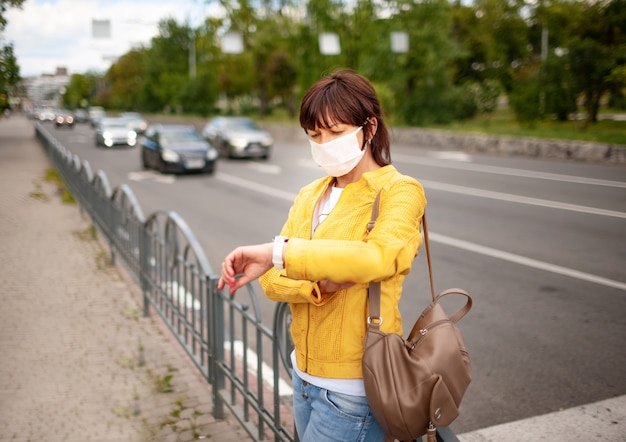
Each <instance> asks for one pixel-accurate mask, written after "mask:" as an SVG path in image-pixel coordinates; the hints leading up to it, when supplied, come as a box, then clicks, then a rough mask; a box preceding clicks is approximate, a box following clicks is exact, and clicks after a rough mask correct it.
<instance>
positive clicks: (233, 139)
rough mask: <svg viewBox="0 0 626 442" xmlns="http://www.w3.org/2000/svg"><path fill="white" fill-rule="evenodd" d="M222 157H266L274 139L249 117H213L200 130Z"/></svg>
mask: <svg viewBox="0 0 626 442" xmlns="http://www.w3.org/2000/svg"><path fill="white" fill-rule="evenodd" d="M202 136H203V137H204V138H205V139H206V140H208V141H209V142H210V143H211V144H212V145H213V146H215V148H216V149H217V150H218V151H219V152H220V154H221V155H222V156H224V157H228V158H262V159H268V158H269V156H270V151H271V149H272V145H273V144H274V140H273V138H272V137H271V135H270V134H269V132H267V131H265V130H263V129H261V128H260V127H259V126H258V125H257V124H256V123H255V122H254V121H253V120H252V119H251V118H247V117H215V118H213V119H212V120H211V121H210V122H209V123H208V124H207V125H206V126H204V129H203V130H202Z"/></svg>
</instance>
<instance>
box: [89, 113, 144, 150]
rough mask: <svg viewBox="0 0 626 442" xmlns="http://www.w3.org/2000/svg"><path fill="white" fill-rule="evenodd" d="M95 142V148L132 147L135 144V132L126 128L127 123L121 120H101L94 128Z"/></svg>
mask: <svg viewBox="0 0 626 442" xmlns="http://www.w3.org/2000/svg"><path fill="white" fill-rule="evenodd" d="M95 142H96V146H104V147H113V146H116V145H124V146H129V147H133V146H134V145H135V144H137V132H135V131H134V130H133V129H131V128H130V127H128V122H127V121H126V120H124V119H123V118H103V119H102V120H100V122H99V123H98V126H97V127H96V134H95Z"/></svg>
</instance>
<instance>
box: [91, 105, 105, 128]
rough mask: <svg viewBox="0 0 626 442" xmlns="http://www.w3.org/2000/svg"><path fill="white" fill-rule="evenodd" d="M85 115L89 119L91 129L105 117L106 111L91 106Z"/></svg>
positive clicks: (99, 107)
mask: <svg viewBox="0 0 626 442" xmlns="http://www.w3.org/2000/svg"><path fill="white" fill-rule="evenodd" d="M87 115H88V117H89V124H91V127H96V126H97V125H98V124H99V123H100V120H102V119H103V118H105V117H106V115H107V114H106V111H105V110H104V108H103V107H101V106H91V107H90V108H89V110H88V111H87Z"/></svg>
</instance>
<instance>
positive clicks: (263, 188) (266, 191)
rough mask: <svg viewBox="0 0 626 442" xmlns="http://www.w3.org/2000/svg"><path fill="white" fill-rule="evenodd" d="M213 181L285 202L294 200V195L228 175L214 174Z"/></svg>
mask: <svg viewBox="0 0 626 442" xmlns="http://www.w3.org/2000/svg"><path fill="white" fill-rule="evenodd" d="M214 178H215V179H217V180H220V181H224V182H226V183H230V184H234V185H235V186H239V187H243V188H245V189H250V190H254V191H255V192H259V193H264V194H265V195H270V196H274V197H277V198H280V199H283V200H285V201H293V200H294V199H296V194H295V193H289V192H285V191H284V190H278V189H275V188H273V187H270V186H265V185H263V184H260V183H256V182H254V181H250V180H246V179H243V178H239V177H236V176H234V175H228V174H225V173H221V172H216V173H215V176H214Z"/></svg>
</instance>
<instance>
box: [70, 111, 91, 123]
mask: <svg viewBox="0 0 626 442" xmlns="http://www.w3.org/2000/svg"><path fill="white" fill-rule="evenodd" d="M88 120H89V115H88V114H87V111H86V110H85V109H76V110H75V111H74V122H76V123H86V122H87V121H88Z"/></svg>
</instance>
